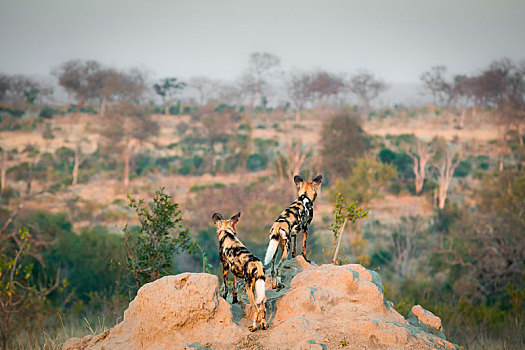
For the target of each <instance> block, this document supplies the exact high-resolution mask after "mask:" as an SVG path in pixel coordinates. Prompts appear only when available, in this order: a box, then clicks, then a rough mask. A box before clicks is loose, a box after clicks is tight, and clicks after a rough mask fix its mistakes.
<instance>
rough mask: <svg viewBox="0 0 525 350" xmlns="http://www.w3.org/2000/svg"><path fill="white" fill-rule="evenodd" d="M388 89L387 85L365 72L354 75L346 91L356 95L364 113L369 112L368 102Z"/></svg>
mask: <svg viewBox="0 0 525 350" xmlns="http://www.w3.org/2000/svg"><path fill="white" fill-rule="evenodd" d="M387 88H388V86H387V84H386V83H385V82H383V81H382V80H380V79H377V78H376V77H374V75H373V74H372V73H370V72H367V71H364V70H363V71H360V72H359V73H357V74H354V75H353V76H352V77H351V78H350V81H349V83H348V89H349V90H350V91H351V92H353V93H354V94H356V95H357V97H358V99H359V105H360V107H361V108H362V109H364V111H365V113H367V112H368V111H369V110H370V101H372V100H373V99H375V98H376V97H377V96H379V94H380V93H382V92H383V91H385V90H386V89H387Z"/></svg>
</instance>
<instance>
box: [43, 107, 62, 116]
mask: <svg viewBox="0 0 525 350" xmlns="http://www.w3.org/2000/svg"><path fill="white" fill-rule="evenodd" d="M57 114H60V111H59V110H57V109H54V108H50V107H44V108H42V109H41V110H40V113H39V114H38V115H39V116H40V118H44V119H51V118H53V117H54V116H55V115H57Z"/></svg>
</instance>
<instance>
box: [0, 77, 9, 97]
mask: <svg viewBox="0 0 525 350" xmlns="http://www.w3.org/2000/svg"><path fill="white" fill-rule="evenodd" d="M8 89H9V76H7V75H6V74H3V73H0V101H4V97H5V95H6V92H7V90H8Z"/></svg>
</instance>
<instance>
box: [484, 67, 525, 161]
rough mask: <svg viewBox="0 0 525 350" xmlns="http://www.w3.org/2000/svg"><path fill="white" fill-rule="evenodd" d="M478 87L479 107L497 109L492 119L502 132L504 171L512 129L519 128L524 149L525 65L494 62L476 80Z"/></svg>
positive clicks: (501, 158)
mask: <svg viewBox="0 0 525 350" xmlns="http://www.w3.org/2000/svg"><path fill="white" fill-rule="evenodd" d="M475 83H476V88H475V96H476V99H477V101H478V103H479V104H480V105H484V106H488V107H492V108H494V112H493V115H494V116H495V122H496V124H497V125H498V126H499V129H500V161H499V169H500V170H503V165H504V164H503V163H504V156H505V153H507V137H508V132H509V130H510V129H511V127H513V126H514V127H516V129H517V132H518V135H519V139H520V146H523V138H522V135H521V124H522V123H523V120H524V119H525V112H524V111H525V62H523V61H522V62H520V63H515V62H513V61H512V60H510V59H508V58H504V59H501V60H498V61H495V62H493V63H492V64H491V65H490V66H489V67H488V68H487V69H486V70H485V71H484V72H483V73H482V74H480V75H479V76H478V77H476V78H475Z"/></svg>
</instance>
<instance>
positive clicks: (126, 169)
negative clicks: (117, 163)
mask: <svg viewBox="0 0 525 350" xmlns="http://www.w3.org/2000/svg"><path fill="white" fill-rule="evenodd" d="M130 158H131V149H130V140H129V139H127V140H126V145H125V148H124V179H123V180H124V190H125V191H126V192H128V189H129V160H130Z"/></svg>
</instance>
